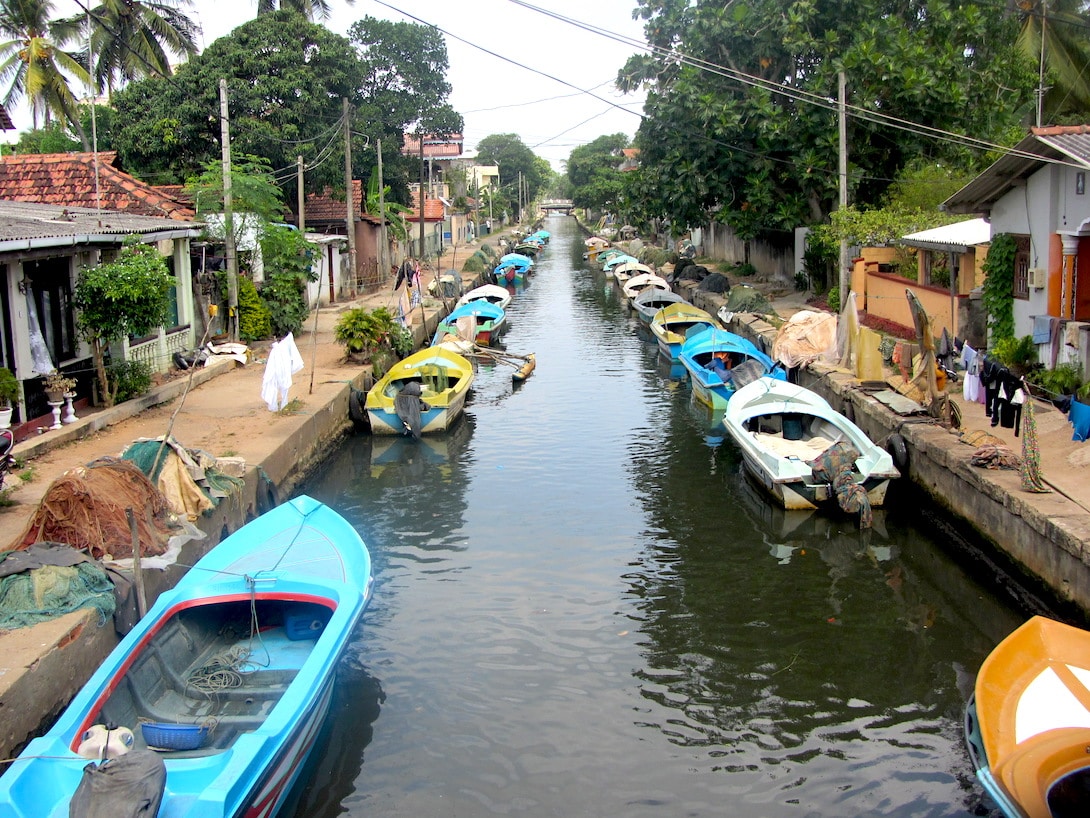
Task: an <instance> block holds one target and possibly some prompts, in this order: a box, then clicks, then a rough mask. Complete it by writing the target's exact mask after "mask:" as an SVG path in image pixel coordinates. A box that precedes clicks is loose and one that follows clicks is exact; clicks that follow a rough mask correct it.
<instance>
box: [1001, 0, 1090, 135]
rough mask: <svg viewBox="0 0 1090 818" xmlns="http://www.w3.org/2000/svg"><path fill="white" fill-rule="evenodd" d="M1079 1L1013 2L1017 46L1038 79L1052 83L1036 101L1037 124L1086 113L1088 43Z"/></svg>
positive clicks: (1089, 101) (1089, 83) (1089, 73)
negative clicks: (1038, 73) (1017, 23)
mask: <svg viewBox="0 0 1090 818" xmlns="http://www.w3.org/2000/svg"><path fill="white" fill-rule="evenodd" d="M1084 5H1085V4H1084V2H1083V0H1016V2H1015V6H1016V8H1015V12H1016V13H1017V14H1018V15H1019V17H1020V19H1021V28H1020V30H1019V32H1018V40H1017V45H1018V49H1019V51H1021V52H1022V53H1023V54H1024V55H1025V56H1026V57H1027V58H1028V59H1030V60H1032V61H1033V63H1034V65H1039V66H1040V67H1041V74H1042V80H1045V81H1048V80H1050V81H1051V82H1052V85H1051V87H1049V88H1048V89H1047V90H1044V91H1043V96H1042V98H1041V99H1040V100H1039V101H1038V109H1037V111H1038V114H1039V115H1040V122H1039V124H1047V123H1048V122H1054V121H1055V119H1056V117H1057V116H1063V115H1065V114H1066V115H1069V116H1070V115H1076V116H1078V117H1082V118H1080V119H1079V121H1080V122H1082V121H1085V116H1086V113H1087V112H1088V111H1090V43H1088V41H1087V37H1086V27H1087V23H1088V20H1087V16H1086V13H1085V12H1084V11H1083V6H1084Z"/></svg>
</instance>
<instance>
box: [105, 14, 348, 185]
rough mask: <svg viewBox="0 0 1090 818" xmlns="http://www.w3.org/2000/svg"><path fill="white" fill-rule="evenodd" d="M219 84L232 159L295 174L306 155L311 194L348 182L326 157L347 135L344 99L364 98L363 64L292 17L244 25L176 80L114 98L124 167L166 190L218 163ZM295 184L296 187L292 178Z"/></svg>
mask: <svg viewBox="0 0 1090 818" xmlns="http://www.w3.org/2000/svg"><path fill="white" fill-rule="evenodd" d="M221 78H225V79H226V80H227V87H228V100H229V112H230V118H231V144H232V148H233V150H234V151H235V152H237V153H238V154H249V155H252V156H260V157H262V158H263V159H264V160H265V161H266V162H267V163H268V164H269V166H271V167H273V168H287V167H293V166H294V165H295V162H296V156H297V155H299V154H302V155H303V159H304V162H305V163H306V164H307V165H313V166H314V168H313V169H312V170H311V171H310V172H309V173H308V174H307V177H306V180H307V185H308V187H309V188H310V189H312V190H321V189H322V188H323V187H325V186H327V185H335V184H336V182H337V181H338V180H339V179H340V177H342V176H343V165H342V166H338V165H337V163H336V162H331V161H324V160H327V159H328V146H329V145H330V143H331V141H333V140H336V138H337V134H338V133H339V132H340V119H341V107H342V103H341V100H342V98H348V99H349V100H350V101H351V102H354V101H357V99H358V96H359V89H360V87H361V85H362V79H363V78H362V76H361V74H360V71H359V61H358V60H357V59H356V56H355V53H354V52H353V49H352V47H351V45H350V44H349V42H348V41H347V40H346V39H345V38H343V37H339V36H337V35H336V34H333V33H331V32H330V31H328V30H327V29H325V28H323V27H322V26H318V25H315V24H313V23H311V22H309V21H307V20H306V18H304V17H303V16H302V15H299V14H296V13H294V12H290V11H276V12H272V13H269V14H262V15H260V16H259V17H257V19H255V20H251V21H250V22H248V23H245V24H244V25H242V26H239V27H238V28H236V29H235V30H234V31H233V32H232V34H231V36H230V37H221V38H220V39H218V40H216V41H215V42H214V43H212V45H210V46H209V47H208V48H207V49H206V50H205V51H204V52H203V53H202V54H200V55H199V56H197V57H194V58H193V59H191V60H190V61H189V62H188V63H186V64H185V65H183V66H181V67H180V68H179V69H178V71H177V73H176V74H175V75H174V77H173V78H171V79H170V80H167V79H162V78H149V79H145V80H142V81H140V82H135V83H132V84H131V85H129V86H128V87H126V88H125V89H123V90H122V91H120V92H119V93H117V94H115V96H114V103H115V105H116V107H117V111H118V121H120V122H122V123H123V125H122V127H121V128H119V129H118V133H117V137H116V138H117V148H118V151H119V153H120V156H121V159H122V161H123V162H124V164H125V167H126V168H127V169H129V170H130V172H133V173H135V174H136V175H144V176H148V175H152V176H154V178H155V179H156V180H157V181H158V182H160V183H166V182H169V181H174V182H183V181H185V180H186V179H188V178H189V177H191V176H193V175H196V174H199V173H200V172H201V171H202V170H203V169H204V168H206V167H207V166H208V164H209V163H210V162H213V161H217V160H218V159H219V158H220V120H219V111H220V103H219V81H220V79H221ZM289 183H290V184H291V186H292V187H293V188H294V184H295V180H294V178H292V179H290V180H288V181H286V182H285V184H289ZM341 184H342V185H343V181H342V182H341Z"/></svg>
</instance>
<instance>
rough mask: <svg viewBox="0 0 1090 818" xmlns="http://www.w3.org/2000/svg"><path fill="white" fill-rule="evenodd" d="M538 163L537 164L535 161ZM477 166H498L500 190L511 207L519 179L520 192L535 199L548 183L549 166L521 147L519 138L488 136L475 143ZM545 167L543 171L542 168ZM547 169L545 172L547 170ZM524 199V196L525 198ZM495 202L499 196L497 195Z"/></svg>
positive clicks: (524, 146)
mask: <svg viewBox="0 0 1090 818" xmlns="http://www.w3.org/2000/svg"><path fill="white" fill-rule="evenodd" d="M535 160H537V161H535ZM477 162H478V164H481V165H499V169H500V179H499V186H500V188H501V189H502V191H503V193H504V195H505V197H506V198H508V200H509V202H510V203H511V205H512V210H513V209H514V208H513V205H514V204H515V203H516V202H517V201H518V184H519V177H520V175H521V178H522V184H523V190H524V191H525V193H528V194H529V199H530V200H533V199H534V197H536V196H537V194H538V193H539V192H540V191H541V190H542V189H543V188H544V187H545V185H546V183H547V182H548V181H549V174H550V173H551V169H549V163H548V162H545V160H543V159H540V157H538V156H536V155H535V154H534V152H533V151H531V150H530V149H529V148H528V147H526V145H525V144H524V143H523V141H522V139H521V138H520V137H519V136H518V134H513V133H506V134H491V135H490V136H486V137H485V138H484V139H482V140H481V141H480V142H478V143H477ZM542 163H544V165H545V167H544V168H543V167H542ZM547 169H548V170H547ZM524 195H525V194H524ZM496 198H497V199H498V198H499V196H498V195H497V197H496Z"/></svg>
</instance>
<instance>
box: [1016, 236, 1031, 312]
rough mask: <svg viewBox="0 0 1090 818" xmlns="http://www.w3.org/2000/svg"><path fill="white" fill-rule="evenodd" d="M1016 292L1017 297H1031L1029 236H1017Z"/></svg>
mask: <svg viewBox="0 0 1090 818" xmlns="http://www.w3.org/2000/svg"><path fill="white" fill-rule="evenodd" d="M1014 242H1015V250H1014V292H1013V295H1014V297H1015V298H1029V236H1015V237H1014Z"/></svg>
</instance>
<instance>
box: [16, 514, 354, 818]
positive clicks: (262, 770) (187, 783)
mask: <svg viewBox="0 0 1090 818" xmlns="http://www.w3.org/2000/svg"><path fill="white" fill-rule="evenodd" d="M371 587H372V583H371V569H370V558H369V556H368V555H367V550H366V546H365V545H364V544H363V542H362V540H360V538H359V535H358V534H356V532H355V530H354V529H353V528H352V527H351V526H350V525H349V524H348V523H347V522H346V521H345V520H343V518H341V517H340V516H339V515H337V514H336V512H333V511H332V510H331V509H329V508H328V507H326V506H324V505H322V504H321V503H318V502H317V501H315V500H312V499H311V498H309V497H305V496H304V497H297V498H294V499H293V500H291V501H289V502H288V503H285V504H283V505H281V506H279V507H277V508H276V509H273V511H271V512H268V513H267V514H265V515H262V516H261V517H259V518H257V519H256V520H254V521H253V522H251V523H249V524H247V525H246V526H244V527H243V528H241V529H239V530H238V531H237V532H235V533H234V534H232V535H231V536H230V537H228V538H227V539H225V540H224V541H223V542H222V543H221V544H220V545H219V546H217V547H216V548H214V549H213V550H212V551H210V552H209V553H208V554H207V555H206V556H205V557H204V558H203V559H202V560H201V561H200V562H198V563H197V566H196V567H194V568H193V569H191V570H190V572H189V573H188V574H187V575H186V576H185V577H183V579H182V580H181V581H180V582H179V583H178V585H177V586H175V588H173V589H171V590H169V591H167V592H165V593H163V594H162V595H160V597H159V599H158V600H157V601H156V603H155V605H154V606H153V607H152V609H151V610H150V611H149V612H148V613H147V615H146V616H145V617H144V618H143V619H142V620H141V621H140V622H139V623H138V624H137V625H136V627H135V628H134V629H133V630H132V631H131V632H130V633H129V634H128V635H127V636H126V637H125V638H124V639H123V640H122V641H121V643H120V644H119V645H118V647H117V648H116V649H115V650H114V651H112V652H111V654H110V655H109V656H108V657H107V659H106V660H105V661H104V662H103V664H102V665H101V666H100V667H99V669H98V670H97V671H96V672H95V673H94V674H93V675H92V677H91V679H90V680H88V682H87V684H86V685H85V686H84V687H83V688H82V689H81V691H80V692H79V693H78V694H77V695H76V697H75V698H74V699H73V700H72V703H71V704H70V705H69V707H68V708H67V709H66V710H65V712H64V713H63V714H62V715H61V716H60V718H59V719H58V720H57V722H56V723H55V724H54V725H53V727H52V728H51V729H50V730H49V732H48V733H46V734H45V735H44V736H42V737H40V738H37V739H35V740H34V741H32V742H31V743H30V745H28V747H27V749H26V750H25V751H24V753H23V754H22V755H21V756H20V758H19V759H17V760H16V761H15V762H13V763H12V765H11V767H10V768H9V769H8V771H7V772H6V773H5V774H4V776H3V777H0V815H2V816H5V818H9V817H10V818H30V817H31V816H33V817H34V818H61V816H67V815H68V814H69V806H68V805H69V802H70V800H71V797H72V795H73V794H74V792H75V791H76V788H77V787H78V786H79V782H80V779H81V778H82V775H83V768H84V767H85V766H86V765H87V764H88V763H89V759H88V757H86V756H84V755H80V754H79V752H78V750H79V747H80V744H81V742H82V739H83V737H84V736H85V735H87V731H88V730H89V728H90V727H91V726H93V725H99V724H110V723H111V722H113V723H115V724H121V725H125V726H129V725H131V729H132V731H133V736H134V746H133V751H134V752H145V751H147V750H146V747H147V743H148V742H150V741H153V740H154V741H156V742H161V741H162V738H161V737H156V736H155V735H154V733H151V732H145V730H146V727H147V725H144V729H141V724H142V723H143V722H147V721H151V722H161V723H163V722H165V723H166V725H167V726H168V727H175V728H178V727H180V728H184V729H189V730H193V729H196V728H197V725H198V724H200V723H205V724H207V723H210V722H209V721H208V720H214V722H212V723H213V724H214V726H212V728H211V729H210V730H208V731H206V732H205V733H204V734H203V736H202V737H201V738H199V739H198V744H199V746H194V747H191V748H188V749H186V748H183V747H182V746H180V745H172V744H169V743H168V744H167V746H168V749H167V750H163V751H160V754H161V756H162V759H163V764H164V766H165V770H166V787H165V790H164V794H163V801H162V805H161V808H160V810H159V813H158V814H159V815H160V816H164V818H186V817H187V816H193V818H197V817H198V816H199V817H200V818H206V817H207V816H217V818H218V817H219V816H223V817H225V818H226V817H231V818H234V817H235V816H246V818H267V817H268V816H272V815H274V814H275V813H276V811H277V810H278V809H279V808H280V807H281V806H282V805H283V804H284V803H285V800H286V799H287V798H288V796H289V794H290V792H291V789H292V786H293V785H294V784H295V783H296V781H297V780H298V778H299V776H300V774H301V771H302V770H303V767H304V764H305V762H306V760H307V758H308V756H309V755H310V753H311V751H312V749H313V748H314V745H315V741H316V739H317V737H318V735H319V733H320V730H321V727H322V724H323V722H324V719H325V717H326V715H327V713H328V710H329V703H330V700H331V692H332V686H333V680H334V675H335V671H336V666H337V662H338V661H339V659H340V657H341V656H342V655H343V653H344V650H345V648H346V646H347V644H348V641H349V639H350V637H351V634H352V632H353V630H354V628H355V627H356V625H357V623H358V622H359V619H360V617H361V616H362V613H363V611H364V608H365V607H366V605H367V602H368V601H369V599H370V595H371ZM253 620H256V621H257V625H256V627H255V626H251V625H250V623H251V622H252V621H253ZM240 625H243V626H248V630H249V635H248V636H246V629H245V628H243V629H240V627H239V626H240ZM255 634H259V636H256V637H255ZM228 645H233V649H234V650H235V652H234V653H228V652H225V650H224V649H225V648H226V647H227V646H228ZM244 645H246V646H248V648H247V650H249V652H248V653H243V652H240V650H241V649H242V647H243V646H244ZM228 655H230V656H233V657H235V658H236V660H237V661H239V662H240V663H241V664H240V665H239V673H240V676H241V681H240V682H239V684H238V685H237V686H235V687H231V688H222V687H221V688H219V689H217V692H216V694H215V695H207V694H203V693H201V692H200V690H201V688H200V687H197V685H198V684H199V681H197V680H198V679H199V674H196V672H197V671H200V670H203V669H204V668H205V667H207V666H208V665H207V663H208V662H209V660H211V659H216V658H220V657H224V656H228ZM176 734H177V733H174V735H176Z"/></svg>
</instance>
